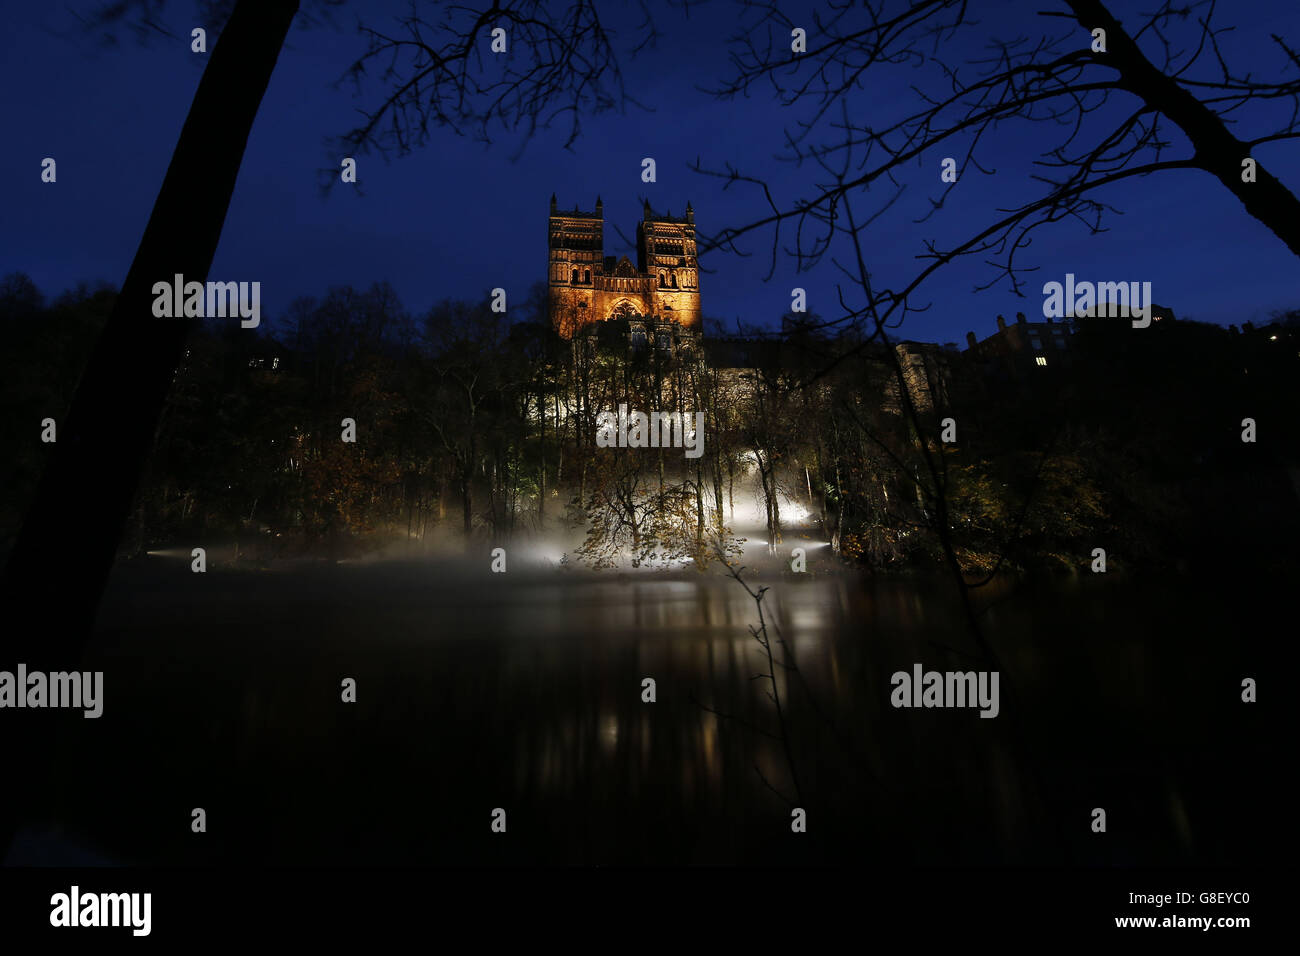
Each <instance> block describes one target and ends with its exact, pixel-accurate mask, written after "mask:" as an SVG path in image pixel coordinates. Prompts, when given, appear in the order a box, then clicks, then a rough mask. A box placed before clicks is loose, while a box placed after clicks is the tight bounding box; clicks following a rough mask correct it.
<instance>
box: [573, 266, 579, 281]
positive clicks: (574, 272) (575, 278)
mask: <svg viewBox="0 0 1300 956" xmlns="http://www.w3.org/2000/svg"><path fill="white" fill-rule="evenodd" d="M573 284H574V285H577V284H578V270H577V269H574V270H573Z"/></svg>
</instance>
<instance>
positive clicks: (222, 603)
mask: <svg viewBox="0 0 1300 956" xmlns="http://www.w3.org/2000/svg"><path fill="white" fill-rule="evenodd" d="M459 567H460V566H459V565H452V564H450V563H447V564H428V563H425V564H414V563H406V564H377V565H369V566H365V565H353V566H338V567H330V568H317V569H315V570H312V569H299V570H291V571H270V572H256V573H221V572H219V571H210V572H209V573H208V574H206V575H196V574H191V573H189V570H188V565H187V564H185V563H182V562H164V561H159V562H150V563H148V564H146V565H144V566H135V567H125V568H119V569H118V570H117V571H116V572H115V576H114V579H113V582H112V584H111V587H110V592H109V595H108V597H107V601H106V605H105V608H104V611H103V614H102V615H101V619H100V628H99V634H98V637H97V638H96V641H95V644H94V650H93V654H92V657H91V659H90V660H89V661H88V663H87V665H86V666H87V667H89V668H91V669H100V670H103V671H105V672H106V676H105V682H106V688H105V695H104V696H105V704H104V716H103V717H102V718H100V719H99V720H76V721H66V722H65V726H66V728H67V729H66V730H65V731H63V732H62V737H61V743H60V749H59V756H58V757H57V759H55V760H54V761H53V764H52V773H51V775H50V777H49V778H48V779H45V780H39V781H32V782H31V785H32V788H33V789H32V792H33V794H35V795H36V797H35V800H34V803H35V804H36V805H40V806H46V807H52V808H54V810H53V812H52V813H49V814H46V815H45V818H44V819H34V820H33V821H32V825H33V826H34V827H37V828H42V827H43V828H46V829H49V828H53V830H54V831H55V832H58V833H60V834H62V838H63V839H66V840H68V841H71V842H73V843H75V844H76V845H78V846H80V847H83V848H85V849H87V850H89V851H91V852H93V853H94V854H96V855H97V856H99V857H102V858H104V859H107V860H113V861H118V862H139V863H143V862H168V863H173V862H209V861H217V860H241V861H255V862H273V863H344V864H346V863H367V862H403V863H453V862H454V863H461V862H470V863H495V862H584V863H585V862H607V863H620V862H624V863H626V862H643V861H644V862H800V861H830V862H842V863H851V864H862V865H873V866H874V865H890V864H893V863H999V862H1051V863H1062V864H1080V863H1087V864H1095V863H1121V864H1148V863H1149V864H1183V863H1245V862H1258V861H1260V860H1263V859H1267V858H1268V854H1269V852H1270V851H1269V847H1270V846H1271V845H1272V844H1273V838H1272V835H1271V834H1270V833H1268V832H1267V831H1266V830H1265V826H1264V823H1263V822H1262V820H1263V816H1264V814H1263V813H1262V811H1261V801H1262V799H1263V795H1264V793H1265V792H1266V791H1267V790H1268V789H1269V787H1270V786H1271V784H1270V781H1269V779H1268V777H1267V774H1269V773H1271V772H1272V768H1273V767H1274V766H1275V764H1276V760H1277V755H1276V754H1273V753H1271V752H1270V749H1269V743H1268V737H1267V736H1266V735H1265V734H1264V733H1263V731H1264V727H1265V720H1264V718H1263V717H1262V716H1261V713H1262V712H1261V711H1260V710H1257V709H1256V708H1257V707H1260V706H1261V705H1248V704H1243V703H1242V702H1241V700H1240V682H1241V679H1242V678H1243V677H1245V676H1259V672H1260V671H1261V670H1263V662H1262V659H1261V654H1263V653H1264V649H1265V648H1266V647H1267V646H1268V645H1269V644H1270V643H1272V642H1273V641H1276V640H1278V639H1280V638H1281V637H1282V635H1281V634H1280V633H1279V632H1278V631H1276V630H1274V629H1273V628H1272V627H1271V626H1270V625H1269V624H1268V623H1267V622H1270V621H1272V620H1275V619H1276V618H1275V617H1274V616H1273V615H1274V611H1275V610H1276V608H1270V602H1272V603H1275V604H1281V603H1284V599H1283V598H1282V597H1280V596H1274V597H1269V596H1267V595H1272V594H1274V593H1275V592H1273V591H1266V592H1265V594H1263V595H1260V594H1256V595H1251V596H1249V598H1248V599H1247V598H1243V597H1242V595H1241V594H1240V592H1238V591H1236V590H1234V589H1232V588H1228V587H1226V586H1225V587H1224V588H1223V589H1221V590H1220V591H1219V592H1217V593H1216V592H1213V591H1210V590H1207V589H1206V587H1205V585H1203V584H1197V583H1191V582H1183V581H1173V582H1165V583H1158V584H1151V583H1145V584H1142V583H1136V582H1128V583H1125V582H1122V581H1119V580H1117V579H1109V580H1108V579H1101V578H1089V579H1079V580H1074V581H1060V582H1055V583H1051V584H1017V585H1015V586H1014V587H1012V588H1004V589H1003V591H1002V592H1000V593H999V594H996V595H995V594H985V593H983V592H981V597H980V600H981V602H988V601H990V600H991V599H993V598H996V599H997V600H996V603H994V604H993V606H992V607H990V608H989V610H988V611H987V612H986V613H985V614H984V615H983V617H982V619H981V620H982V622H983V625H984V628H985V631H986V633H987V634H988V635H989V637H990V639H991V641H992V643H993V644H994V646H995V647H996V649H997V651H998V653H999V656H1000V658H1001V662H1002V666H1003V668H1004V670H1003V672H1002V675H1001V714H1000V716H999V717H998V718H996V719H992V720H990V719H980V718H979V717H978V714H977V711H975V710H964V711H963V710H924V709H922V710H902V709H894V708H893V707H891V706H890V703H889V695H890V690H891V688H890V684H889V679H890V675H891V674H892V673H893V672H894V671H897V670H906V671H910V670H911V668H912V665H913V664H914V663H917V662H920V663H922V664H924V665H925V667H926V668H927V669H938V670H957V669H968V668H980V667H982V666H984V665H982V664H979V663H971V662H969V661H968V660H966V659H965V658H963V657H961V656H959V655H958V654H956V653H954V652H953V651H952V650H949V649H948V648H956V649H958V650H969V649H970V643H969V640H968V638H967V636H966V635H967V632H966V631H965V628H964V624H963V621H962V618H961V615H960V613H959V611H958V608H957V605H956V604H955V603H954V600H953V596H952V594H951V586H950V585H949V584H948V583H947V582H945V581H921V582H917V581H888V582H881V581H876V582H872V581H870V580H863V579H859V578H857V577H855V576H848V575H844V576H839V575H834V574H828V573H819V574H815V575H798V576H794V575H786V576H784V577H782V576H777V575H773V574H768V575H766V576H765V578H764V579H763V580H762V581H761V582H758V581H756V582H755V583H764V584H769V585H772V590H771V591H770V592H768V597H767V598H766V601H765V604H766V605H767V606H768V610H769V613H770V616H771V618H772V619H773V620H774V621H775V622H776V623H779V625H780V626H781V629H782V633H783V635H784V637H785V638H786V639H787V640H788V641H789V642H790V645H791V647H792V648H793V650H794V653H795V657H796V660H797V662H798V666H799V675H798V676H795V675H792V674H788V673H786V672H782V674H781V684H780V687H781V692H782V695H783V699H784V700H785V701H786V703H787V705H788V708H789V715H788V722H787V724H788V731H789V735H790V751H791V754H792V757H793V760H794V764H795V772H796V773H797V776H798V783H799V787H798V790H797V791H796V790H795V788H794V786H793V784H792V780H791V775H790V772H789V767H788V763H787V760H786V758H785V755H784V750H783V748H782V746H781V744H780V743H779V741H778V740H776V739H774V738H772V737H769V736H767V735H766V734H779V730H780V727H779V725H778V723H777V722H776V719H775V714H774V709H773V707H772V705H771V702H770V701H769V700H768V698H767V697H766V695H765V689H766V686H765V682H764V681H762V680H756V679H754V676H755V675H756V674H759V673H761V672H762V671H763V670H764V669H765V658H764V656H763V654H762V652H761V649H760V648H759V647H758V645H757V644H756V643H755V641H754V640H753V638H752V637H751V636H750V635H749V631H748V628H749V626H750V625H752V624H754V623H756V621H757V617H756V614H755V612H754V606H753V602H752V601H751V600H750V598H749V597H748V596H747V595H746V594H745V593H744V591H742V590H741V588H740V587H739V586H738V585H737V584H736V583H735V582H733V581H730V580H729V579H727V578H725V577H721V576H719V575H718V574H717V573H716V572H715V573H713V574H708V575H700V574H694V573H689V572H688V573H686V574H684V575H680V576H678V577H676V578H673V579H665V578H662V577H656V576H655V575H630V576H629V575H622V576H620V575H618V574H613V573H611V574H606V575H603V576H583V575H575V574H571V573H567V572H552V573H549V574H547V573H531V574H530V573H525V574H513V573H512V574H510V575H492V574H489V573H487V571H486V569H484V571H483V572H482V573H477V572H470V571H466V570H461V569H459ZM347 677H350V678H354V679H355V680H356V681H357V686H358V694H357V698H358V699H357V702H356V703H355V704H345V703H343V702H342V701H341V700H340V682H341V681H342V680H343V679H344V678H347ZM647 677H650V678H653V679H654V680H655V682H656V685H657V698H658V699H657V701H656V702H655V703H644V702H643V701H642V680H643V678H647ZM1269 692H1270V689H1269V688H1268V685H1267V683H1266V684H1265V690H1264V693H1266V694H1267V693H1269ZM706 707H707V708H712V709H714V710H717V711H722V712H725V713H726V714H728V715H730V716H729V717H727V718H722V717H719V716H717V715H715V714H714V713H710V712H709V711H708V710H706V709H705V708H706ZM774 789H775V790H779V791H781V795H778V794H777V793H775V792H774ZM792 803H793V804H796V805H798V806H799V807H802V808H803V809H804V810H805V811H806V814H807V827H808V832H807V833H806V834H794V833H792V832H791V828H790V819H791V816H790V813H791V810H790V808H791V805H792ZM195 807H202V808H204V809H205V810H206V812H207V824H208V832H207V833H206V834H195V833H192V832H191V829H190V820H191V810H192V809H193V808H195ZM1096 807H1100V808H1104V809H1105V811H1106V814H1107V832H1106V833H1104V834H1098V833H1093V832H1092V830H1091V827H1090V823H1091V820H1092V810H1093V808H1096ZM495 808H502V809H504V810H505V811H506V826H507V830H506V833H504V834H496V833H493V832H492V831H491V828H490V824H491V819H492V811H493V810H494V809H495ZM35 852H37V853H39V851H35ZM29 855H30V854H29Z"/></svg>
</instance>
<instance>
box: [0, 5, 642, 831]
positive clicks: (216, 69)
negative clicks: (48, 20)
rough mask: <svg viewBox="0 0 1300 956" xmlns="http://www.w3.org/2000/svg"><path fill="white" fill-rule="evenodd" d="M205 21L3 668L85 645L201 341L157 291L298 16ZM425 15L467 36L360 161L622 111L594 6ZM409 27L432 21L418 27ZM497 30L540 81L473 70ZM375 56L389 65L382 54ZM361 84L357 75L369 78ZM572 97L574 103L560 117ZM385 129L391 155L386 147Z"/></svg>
mask: <svg viewBox="0 0 1300 956" xmlns="http://www.w3.org/2000/svg"><path fill="white" fill-rule="evenodd" d="M163 6H164V4H163V3H162V2H161V0H134V2H131V0H128V2H124V3H114V4H109V5H107V6H105V7H103V8H101V9H100V10H99V12H98V14H97V15H96V16H95V18H94V19H93V20H91V21H89V25H90V26H91V27H92V28H100V27H103V26H105V25H111V24H113V23H114V22H118V21H122V19H123V18H127V19H129V20H133V21H134V26H135V28H136V30H137V32H138V33H140V35H142V36H148V35H151V34H153V33H164V34H165V33H166V32H167V31H166V30H165V29H163V28H162V27H160V26H159V25H158V22H157V16H158V14H159V12H160V11H161V9H162V8H163ZM199 10H200V14H201V15H203V16H204V17H208V18H209V19H210V18H211V17H214V16H215V17H221V16H222V15H224V14H225V12H226V11H227V10H228V11H229V17H228V19H226V20H225V24H224V28H223V29H222V30H221V33H220V37H219V39H218V41H217V43H216V44H215V46H214V47H213V50H212V54H211V59H210V61H209V63H208V65H207V67H206V69H205V70H204V73H203V78H202V80H201V81H200V83H199V88H198V91H197V92H196V94H195V97H194V102H193V105H192V106H191V108H190V112H189V115H188V117H187V118H186V121H185V125H184V127H183V129H182V131H181V136H180V140H179V142H178V143H177V147H176V151H175V153H174V154H173V156H172V161H171V165H170V166H169V167H168V170H167V175H166V177H165V179H164V181H163V184H162V188H161V190H160V191H159V194H158V199H157V200H156V202H155V204H154V209H153V213H152V215H151V216H150V219H149V223H148V225H147V227H146V229H145V234H144V236H143V238H142V239H141V242H140V246H139V248H138V250H137V252H136V256H135V259H134V260H133V262H132V264H131V268H130V270H129V272H128V273H127V277H126V279H125V281H124V282H123V284H122V289H121V292H120V294H119V296H118V298H117V301H116V304H115V305H114V308H113V312H112V314H111V315H110V317H109V319H108V322H107V324H106V325H105V328H104V331H103V333H102V334H101V336H100V338H99V340H98V342H97V344H96V346H95V348H94V351H93V352H92V354H91V357H90V360H89V362H88V364H87V366H86V369H85V372H84V374H83V377H82V380H81V382H80V384H79V385H78V388H77V391H76V393H75V396H74V398H73V401H72V404H71V407H70V409H69V412H68V415H67V418H66V420H65V421H62V422H59V423H58V429H59V432H58V441H57V443H56V444H55V445H54V446H52V451H51V454H50V458H49V461H48V463H47V465H46V468H45V471H44V473H43V475H42V477H41V480H40V482H39V484H38V486H37V489H36V493H35V496H34V498H33V501H32V504H31V506H30V507H29V509H28V512H27V515H26V518H25V520H24V522H23V526H22V530H21V531H20V532H19V536H18V538H17V540H16V542H15V545H14V548H13V550H12V551H11V553H10V556H9V561H8V563H7V565H6V568H5V577H4V582H3V595H4V601H5V607H6V610H7V611H8V613H9V615H10V620H11V625H12V626H10V627H9V628H7V633H6V636H5V638H4V643H3V646H4V648H5V650H6V651H9V652H10V653H7V654H6V655H5V656H6V658H7V659H18V660H23V661H26V662H27V663H28V664H29V665H30V666H32V667H34V668H35V667H38V666H40V667H45V668H51V669H54V668H59V669H62V668H66V667H69V666H71V665H72V663H74V662H75V660H76V658H77V656H78V655H79V653H80V651H81V649H82V648H83V646H84V645H85V642H86V640H87V639H88V637H89V635H90V632H91V627H92V625H93V622H94V617H95V614H96V609H97V607H98V603H99V599H100V596H101V594H102V592H103V588H104V585H105V583H106V581H107V578H108V574H109V571H110V569H111V567H112V564H113V558H114V554H115V552H116V548H117V545H118V541H119V539H120V538H121V535H122V530H123V527H124V524H125V520H126V516H127V513H128V511H129V510H130V506H131V500H132V496H133V495H134V493H135V490H136V488H137V486H138V484H139V481H140V475H141V471H142V468H143V467H144V463H145V461H146V460H147V458H148V455H149V452H150V448H151V446H152V444H153V441H154V438H155V436H156V434H157V430H158V426H159V421H160V418H161V416H162V413H163V408H164V406H165V403H166V400H167V395H168V391H169V389H170V387H171V385H172V382H173V380H174V378H175V375H176V372H177V369H178V368H179V366H180V365H181V362H182V360H183V358H184V352H185V344H186V341H187V339H188V338H189V336H190V334H191V333H192V332H193V331H194V328H195V321H194V320H187V319H156V318H154V317H153V312H152V305H153V300H154V296H153V293H152V287H153V284H154V283H155V282H158V281H160V280H168V281H170V280H171V278H172V277H173V276H175V275H177V274H180V275H183V276H184V277H185V280H186V281H198V282H203V281H206V279H207V276H208V269H209V267H210V266H211V263H212V258H213V256H214V255H215V253H216V249H217V243H218V240H219V239H220V236H221V231H222V226H223V224H224V222H225V216H226V211H227V208H228V207H229V204H230V199H231V196H232V195H233V192H234V188H235V181H236V178H237V177H238V174H239V168H240V163H241V162H242V159H243V155H244V149H245V147H246V144H247V141H248V135H249V132H250V130H251V129H252V126H253V122H254V120H255V119H256V117H257V112H258V108H259V106H260V104H261V101H262V97H263V95H264V94H265V92H266V89H267V85H268V83H269V82H270V78H271V73H272V71H273V70H274V68H275V64H276V61H277V59H278V57H279V54H280V50H281V49H282V48H283V45H284V41H285V38H286V36H287V34H288V31H289V27H290V25H291V24H292V23H293V21H294V18H295V16H296V15H297V14H298V12H299V3H298V0H238V2H236V3H234V4H233V6H232V5H231V4H230V3H229V2H216V3H211V2H207V3H200V4H199ZM426 10H427V11H428V12H430V13H437V12H439V11H441V12H442V13H443V14H444V15H445V16H446V17H448V18H449V20H451V21H454V22H455V23H458V24H462V26H461V28H460V29H455V28H453V29H451V32H450V33H444V34H442V36H443V37H444V38H445V39H446V42H447V44H448V45H447V46H440V47H439V48H438V50H437V51H434V50H433V49H432V48H430V47H428V46H426V45H425V43H424V41H423V40H422V39H420V38H419V36H418V34H417V36H416V38H415V39H414V40H412V41H410V45H409V47H408V46H402V47H401V50H402V51H404V50H405V49H407V48H412V49H415V50H417V51H419V52H418V53H417V71H416V73H415V75H413V76H410V77H402V76H400V75H399V74H398V73H397V72H395V71H394V70H391V69H390V70H388V71H385V74H384V81H385V82H392V83H393V84H394V88H393V92H392V93H391V95H390V96H389V97H388V98H387V99H386V100H385V105H384V107H382V108H381V109H380V110H378V111H377V112H376V113H375V114H374V115H373V118H374V120H375V123H371V124H368V126H367V127H365V128H364V129H366V132H365V133H364V134H360V133H359V134H357V135H356V137H355V140H356V142H357V143H358V145H360V146H366V145H371V146H378V147H380V148H386V147H389V146H391V145H396V146H398V147H399V148H400V149H406V148H409V146H410V144H412V143H420V142H423V141H424V138H425V136H426V135H427V133H428V131H429V128H430V126H438V125H441V126H447V127H451V128H453V129H455V130H456V131H458V132H459V131H460V129H461V128H462V127H466V126H468V127H473V126H474V125H475V123H476V122H477V121H479V120H481V125H482V126H483V127H484V128H486V124H487V123H488V122H489V121H492V120H497V121H501V122H509V121H510V120H511V118H512V117H513V118H514V119H516V120H518V121H519V122H521V123H522V124H523V129H524V131H525V132H526V133H531V132H532V131H533V130H535V129H537V128H539V127H541V126H544V125H546V123H547V122H549V119H550V118H551V116H552V115H553V113H554V112H556V111H562V110H565V109H568V110H571V111H572V113H573V116H574V122H575V124H576V118H577V116H578V115H579V114H580V112H581V109H582V108H583V107H587V106H589V105H590V103H589V100H588V97H591V96H595V97H596V103H595V106H596V107H597V108H604V107H605V106H608V105H613V104H615V103H616V102H618V97H619V96H620V95H621V88H616V89H615V90H614V91H613V92H611V91H608V90H606V87H605V84H604V82H603V81H604V78H605V77H606V75H607V74H608V73H610V71H614V72H615V74H616V71H617V61H616V59H615V58H614V57H613V55H612V53H611V51H610V48H609V46H608V43H607V40H606V37H605V34H604V31H603V30H602V29H601V28H600V24H599V19H598V17H597V16H596V13H595V9H594V6H593V5H592V4H590V3H587V2H582V0H578V2H573V3H547V2H542V0H519V2H509V0H507V2H501V0H495V2H493V3H491V4H490V5H489V4H481V5H480V6H479V9H478V10H477V11H475V10H472V9H470V8H467V7H465V6H462V5H459V4H452V3H446V4H442V3H430V4H427V5H426ZM462 17H464V18H465V19H464V20H462V19H460V18H462ZM404 22H406V23H407V25H408V26H414V25H418V24H419V23H421V22H422V21H421V19H420V18H419V17H418V16H415V15H413V17H412V18H410V19H409V20H408V21H404ZM498 24H500V25H504V26H514V27H516V28H517V29H519V30H520V31H522V32H523V33H524V34H525V35H526V36H528V37H531V38H532V39H533V40H534V41H537V45H536V47H535V50H534V52H533V53H532V54H531V55H533V56H534V57H536V58H537V60H538V62H537V63H536V64H534V66H533V67H531V68H527V69H523V70H519V71H516V70H515V69H514V68H513V67H511V66H509V65H506V66H504V67H501V68H498V67H497V65H496V64H495V63H492V62H490V61H489V62H486V63H485V62H484V61H482V60H478V59H476V57H478V56H480V55H481V53H482V51H480V50H478V49H477V47H478V45H479V44H480V43H487V42H488V40H489V37H488V33H490V31H491V29H492V28H493V27H495V26H496V25H498ZM442 26H443V28H444V29H446V28H447V24H446V23H444V24H442ZM372 35H373V36H376V37H377V36H378V34H372ZM525 49H526V50H527V46H526V45H525ZM378 52H383V50H382V49H372V53H378ZM394 52H397V51H394ZM525 55H528V54H527V52H526V53H525ZM428 56H431V57H432V63H433V67H432V68H431V69H422V68H421V66H420V65H421V64H424V63H425V61H424V60H422V59H420V58H421V57H428ZM363 62H364V58H363ZM357 66H358V67H360V64H358V65H357ZM498 70H501V71H503V72H494V71H498ZM353 72H354V74H356V75H359V74H360V73H362V72H364V68H363V67H361V68H359V69H357V68H354V71H353ZM484 76H488V77H489V78H488V79H484ZM565 97H569V98H570V99H569V101H568V102H561V101H562V100H563V99H564V98H565ZM448 103H454V104H455V108H454V109H449V108H448V107H447V106H446V104H448ZM381 118H382V119H384V121H385V125H384V127H383V128H384V130H385V131H386V132H387V133H388V134H391V136H392V137H393V140H392V141H391V143H390V142H387V141H382V140H381V139H379V138H378V132H377V131H378V126H377V125H376V123H377V121H378V120H379V119H381ZM576 133H577V127H576V125H575V127H574V129H573V135H576ZM26 743H27V745H28V747H29V749H30V752H31V754H32V755H40V754H43V753H44V752H45V750H46V749H47V748H46V747H45V746H44V741H43V740H38V739H37V735H28V736H27V738H26ZM8 819H9V815H6V821H8ZM11 833H12V831H11V829H9V828H8V827H5V829H3V830H0V848H2V847H4V846H6V845H7V843H8V840H9V838H10V836H11Z"/></svg>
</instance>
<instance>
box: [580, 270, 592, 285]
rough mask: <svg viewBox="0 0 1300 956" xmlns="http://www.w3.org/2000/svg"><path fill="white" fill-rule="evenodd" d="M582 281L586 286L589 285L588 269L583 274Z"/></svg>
mask: <svg viewBox="0 0 1300 956" xmlns="http://www.w3.org/2000/svg"><path fill="white" fill-rule="evenodd" d="M582 281H583V282H585V283H587V284H588V285H590V284H591V270H590V269H588V270H587V271H586V272H584V273H583V274H582Z"/></svg>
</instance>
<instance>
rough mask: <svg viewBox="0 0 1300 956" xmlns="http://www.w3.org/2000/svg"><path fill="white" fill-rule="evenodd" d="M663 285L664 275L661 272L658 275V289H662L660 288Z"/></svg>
mask: <svg viewBox="0 0 1300 956" xmlns="http://www.w3.org/2000/svg"><path fill="white" fill-rule="evenodd" d="M664 284H665V283H664V274H663V273H662V272H661V273H659V288H661V289H662V288H663V287H664Z"/></svg>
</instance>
